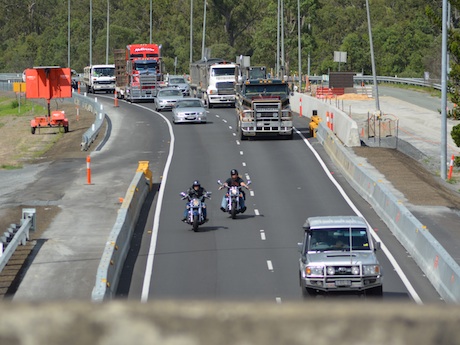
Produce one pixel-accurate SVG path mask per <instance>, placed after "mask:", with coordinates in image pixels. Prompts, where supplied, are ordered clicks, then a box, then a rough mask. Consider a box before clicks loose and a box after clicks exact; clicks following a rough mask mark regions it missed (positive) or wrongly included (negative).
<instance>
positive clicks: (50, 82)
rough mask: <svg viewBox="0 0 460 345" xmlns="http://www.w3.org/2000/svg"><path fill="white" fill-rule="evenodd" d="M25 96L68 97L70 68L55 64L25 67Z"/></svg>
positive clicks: (70, 86)
mask: <svg viewBox="0 0 460 345" xmlns="http://www.w3.org/2000/svg"><path fill="white" fill-rule="evenodd" d="M25 72H26V98H44V99H48V100H49V99H52V98H70V97H72V84H71V81H72V77H71V71H70V68H61V67H55V66H49V67H46V66H45V67H34V68H29V69H26V71H25Z"/></svg>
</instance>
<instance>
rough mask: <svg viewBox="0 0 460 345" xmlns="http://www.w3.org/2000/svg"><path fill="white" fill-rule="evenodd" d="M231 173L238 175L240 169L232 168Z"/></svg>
mask: <svg viewBox="0 0 460 345" xmlns="http://www.w3.org/2000/svg"><path fill="white" fill-rule="evenodd" d="M230 175H238V170H236V169H232V170H231V171H230Z"/></svg>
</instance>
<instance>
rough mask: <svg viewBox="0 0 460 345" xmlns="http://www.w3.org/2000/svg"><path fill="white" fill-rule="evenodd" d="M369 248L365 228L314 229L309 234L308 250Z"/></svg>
mask: <svg viewBox="0 0 460 345" xmlns="http://www.w3.org/2000/svg"><path fill="white" fill-rule="evenodd" d="M350 248H351V250H370V249H371V248H370V246H369V238H368V234H367V231H366V229H360V228H351V229H350V228H334V229H315V230H312V231H311V234H310V236H309V245H308V251H321V252H323V251H331V250H339V251H349V250H350Z"/></svg>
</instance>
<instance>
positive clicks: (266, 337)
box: [0, 299, 460, 345]
mask: <svg viewBox="0 0 460 345" xmlns="http://www.w3.org/2000/svg"><path fill="white" fill-rule="evenodd" d="M0 307H1V309H2V312H1V313H0V344H5V345H6V344H8V345H9V344H15V345H21V344H24V345H43V344H46V345H63V344H65V345H77V344H78V345H81V344H91V345H126V344H136V345H152V344H162V345H199V344H218V345H235V344H239V345H243V344H244V345H260V344H263V345H281V344H290V345H300V344H305V345H307V344H308V345H309V344H316V345H330V344H343V345H352V344H353V345H356V344H372V345H390V344H391V345H402V344H417V345H434V344H436V345H444V344H446V345H452V344H459V343H460V340H459V336H458V325H459V324H460V310H459V307H458V306H452V305H450V306H448V305H444V304H436V305H430V306H424V307H421V306H418V305H415V304H413V303H402V302H398V303H378V302H372V301H362V302H360V301H356V300H355V301H353V302H349V303H346V301H342V300H337V299H335V300H334V301H325V300H321V301H320V300H318V301H314V300H313V301H310V300H309V301H308V302H307V301H305V303H302V302H299V303H283V304H276V303H274V302H273V303H265V304H262V303H244V304H243V303H237V302H234V303H212V302H206V301H194V302H191V301H176V302H170V301H155V302H151V303H150V302H149V303H134V302H127V301H124V302H121V301H113V302H110V303H102V304H91V303H89V302H88V303H82V302H59V303H48V304H38V303H35V304H27V305H25V304H19V303H2V304H1V305H0Z"/></svg>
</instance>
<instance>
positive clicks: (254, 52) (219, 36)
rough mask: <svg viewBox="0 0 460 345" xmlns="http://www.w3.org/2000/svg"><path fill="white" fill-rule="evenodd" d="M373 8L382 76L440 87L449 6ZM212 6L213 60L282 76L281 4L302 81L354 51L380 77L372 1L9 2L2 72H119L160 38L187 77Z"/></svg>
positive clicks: (382, 4) (1, 38)
mask: <svg viewBox="0 0 460 345" xmlns="http://www.w3.org/2000/svg"><path fill="white" fill-rule="evenodd" d="M151 2H152V9H153V10H152V16H150V3H151ZM368 2H369V8H370V17H371V27H372V36H373V43H374V52H375V59H376V69H377V74H378V75H398V76H401V77H403V76H406V77H423V74H424V72H425V71H428V72H430V75H431V76H432V77H433V78H439V75H440V63H439V61H440V59H439V57H440V53H441V43H440V42H441V39H440V36H441V27H440V25H438V24H439V23H436V21H435V20H433V18H435V17H436V16H437V17H440V15H441V2H440V1H438V0H392V1H387V0H368ZM451 2H452V1H451ZM69 3H70V22H69V20H68V18H69V11H68V6H69ZM90 3H91V4H92V10H91V11H90ZM204 3H207V8H206V30H205V46H206V48H208V49H210V51H211V56H212V57H220V58H224V59H228V60H231V61H235V58H236V56H239V55H250V56H251V63H252V64H254V65H265V66H267V68H269V69H270V68H275V65H276V62H277V56H276V52H277V37H278V36H277V35H278V31H279V30H278V15H277V14H278V13H279V8H278V4H280V3H282V4H283V18H284V21H283V22H284V40H283V41H284V56H285V65H286V69H287V71H288V72H290V73H291V74H296V73H297V71H298V66H299V61H298V49H299V48H298V34H297V33H298V25H299V23H298V12H297V11H298V9H297V4H298V3H300V32H301V51H302V61H301V67H302V73H303V74H306V73H307V66H308V61H310V66H311V68H310V74H312V75H314V74H316V75H319V74H325V73H328V71H336V70H338V63H337V62H334V61H333V57H334V51H345V52H347V56H348V58H347V62H346V63H342V64H341V70H342V71H355V72H363V73H365V74H370V73H371V62H370V47H369V33H368V23H367V14H366V1H365V0H283V1H278V0H251V1H240V0H207V1H205V0H193V1H192V0H162V1H159V0H152V1H150V0H117V1H113V0H22V1H17V0H0V8H2V11H1V12H0V47H1V49H0V72H21V71H22V70H24V69H25V68H28V67H32V66H40V65H56V66H62V67H71V68H73V69H75V70H77V71H82V70H83V67H84V66H87V65H89V64H90V55H91V57H92V63H93V64H96V63H105V61H106V56H108V60H109V63H113V50H114V49H120V48H124V47H125V46H126V45H128V44H131V43H149V42H150V34H151V35H152V42H153V43H158V44H161V45H162V56H163V60H164V62H165V64H166V70H167V71H168V72H170V73H173V72H174V69H175V68H174V67H175V66H174V61H175V58H176V57H177V62H178V64H177V66H176V70H177V73H188V71H189V68H188V66H189V62H190V28H191V24H192V28H193V30H192V47H193V52H192V53H193V55H192V57H193V60H194V61H195V60H199V59H201V51H202V42H203V18H204ZM452 3H453V4H454V5H455V3H456V1H453V2H452ZM108 4H109V14H110V16H109V18H110V20H109V23H110V25H109V44H108V46H109V49H108V50H109V51H108V52H107V8H108ZM191 4H193V9H192V8H191ZM428 8H429V9H430V10H428ZM191 12H192V13H193V16H192V17H193V20H191ZM430 13H431V15H430ZM90 15H91V17H92V20H91V25H90ZM150 22H151V23H152V32H151V33H150ZM69 24H70V66H67V65H68V60H69V57H68V47H69V45H68V32H69V31H68V30H69ZM90 29H91V30H90ZM90 37H91V41H92V43H91V46H92V54H90V53H89V49H90ZM457 49H458V47H457ZM308 59H309V60H308Z"/></svg>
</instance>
